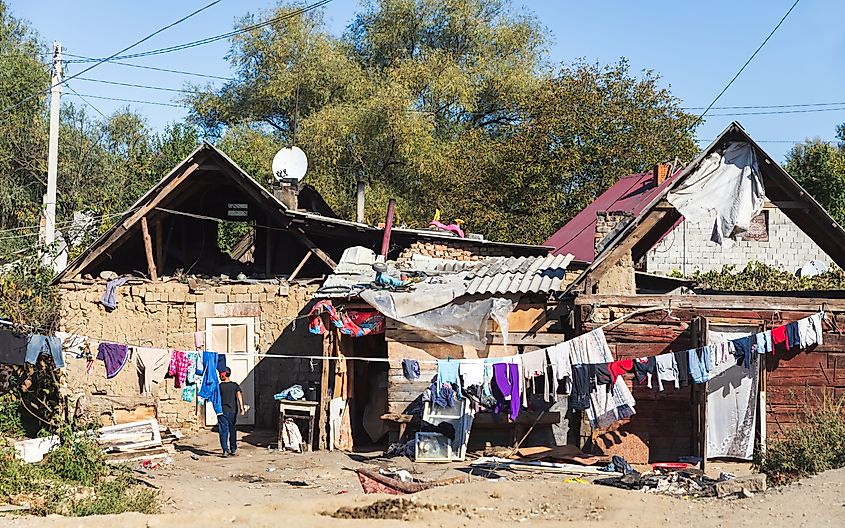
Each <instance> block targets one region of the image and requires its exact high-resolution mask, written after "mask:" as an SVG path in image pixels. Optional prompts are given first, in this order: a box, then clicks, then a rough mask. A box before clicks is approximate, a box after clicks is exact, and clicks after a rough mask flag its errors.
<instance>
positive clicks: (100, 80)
mask: <svg viewBox="0 0 845 528" xmlns="http://www.w3.org/2000/svg"><path fill="white" fill-rule="evenodd" d="M77 80H79V81H88V82H98V83H103V84H114V85H116V86H128V87H130V88H145V89H147V90H160V91H162V92H176V93H196V92H195V90H184V89H180V88H163V87H161V86H150V85H148V84H133V83H125V82H118V81H107V80H105V79H92V78H91V77H77ZM843 104H845V103H843Z"/></svg>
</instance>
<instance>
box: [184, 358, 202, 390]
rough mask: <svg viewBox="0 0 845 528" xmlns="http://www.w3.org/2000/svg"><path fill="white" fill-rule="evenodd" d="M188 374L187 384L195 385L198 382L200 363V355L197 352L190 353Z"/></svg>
mask: <svg viewBox="0 0 845 528" xmlns="http://www.w3.org/2000/svg"><path fill="white" fill-rule="evenodd" d="M186 356H188V362H189V364H188V372H187V373H186V374H185V382H186V383H188V385H193V384H194V383H196V382H197V361H199V354H198V353H197V352H188V353H187V354H186Z"/></svg>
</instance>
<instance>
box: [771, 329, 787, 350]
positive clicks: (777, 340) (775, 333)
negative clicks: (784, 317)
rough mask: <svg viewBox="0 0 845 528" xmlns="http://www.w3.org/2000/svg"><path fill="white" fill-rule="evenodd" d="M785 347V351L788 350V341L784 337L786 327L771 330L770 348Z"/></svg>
mask: <svg viewBox="0 0 845 528" xmlns="http://www.w3.org/2000/svg"><path fill="white" fill-rule="evenodd" d="M781 343H782V344H784V345H786V349H787V350H789V340H788V339H787V336H786V325H783V326H779V327H777V328H772V346H774V345H780V344H781Z"/></svg>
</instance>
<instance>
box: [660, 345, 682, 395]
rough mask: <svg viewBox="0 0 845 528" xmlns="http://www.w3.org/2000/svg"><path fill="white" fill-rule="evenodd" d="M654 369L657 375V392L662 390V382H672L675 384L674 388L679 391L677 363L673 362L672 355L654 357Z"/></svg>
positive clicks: (673, 357)
mask: <svg viewBox="0 0 845 528" xmlns="http://www.w3.org/2000/svg"><path fill="white" fill-rule="evenodd" d="M654 361H655V368H654V371H655V373H656V374H657V390H660V391H662V390H663V382H664V381H672V382H674V383H675V388H676V389H679V388H680V384H679V382H678V363H677V362H676V361H675V355H674V354H671V353H670V354H660V355H659V356H655V357H654Z"/></svg>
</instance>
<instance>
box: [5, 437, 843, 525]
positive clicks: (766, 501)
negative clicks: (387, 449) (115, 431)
mask: <svg viewBox="0 0 845 528" xmlns="http://www.w3.org/2000/svg"><path fill="white" fill-rule="evenodd" d="M247 438H248V439H249V441H250V442H251V443H252V444H253V445H243V446H242V448H241V454H240V455H239V456H238V457H235V458H229V459H223V458H219V457H217V456H216V451H215V450H214V444H215V440H216V438H215V436H214V435H212V434H208V435H202V436H200V437H196V438H193V439H191V440H190V441H189V442H185V443H184V444H183V445H181V446H180V451H179V453H177V455H176V456H175V457H174V462H173V464H172V465H169V466H162V467H160V468H158V469H153V470H150V471H149V474H148V475H146V476H144V477H143V478H144V479H145V480H146V481H147V482H149V483H150V484H152V485H155V486H157V487H159V488H160V489H161V492H162V495H163V497H164V498H165V504H164V512H163V514H162V515H157V516H144V515H138V514H124V515H118V516H105V517H98V518H84V519H69V518H62V517H51V518H47V519H42V518H32V517H19V518H2V517H0V525H3V526H10V527H15V528H64V527H96V528H136V527H137V528H147V527H150V528H153V527H159V526H160V527H166V526H167V527H170V526H179V525H185V526H194V525H196V524H197V522H198V520H200V519H201V521H202V524H203V525H205V526H233V525H235V526H241V525H244V526H251V527H265V526H266V527H274V528H277V527H279V526H284V525H291V526H297V527H298V528H310V527H316V526H326V525H331V526H362V527H363V526H371V525H372V522H373V519H384V520H381V521H379V522H378V523H377V525H378V526H407V527H415V526H444V527H446V526H448V527H464V526H466V527H470V526H479V525H484V524H485V523H486V524H489V523H490V522H491V521H492V522H495V523H496V526H500V525H502V523H508V524H521V523H531V524H532V525H540V526H546V525H549V526H551V525H556V526H559V525H561V524H566V525H569V526H591V527H605V526H606V527H611V526H613V527H615V528H618V527H619V526H625V527H638V526H642V527H648V528H654V527H655V526H661V525H664V526H665V525H667V524H668V523H671V524H679V525H681V526H683V525H692V526H695V527H696V528H707V527H719V526H726V527H727V526H730V527H732V528H733V527H763V526H784V527H789V528H798V527H824V526H845V470H840V471H831V472H828V473H825V474H823V475H819V476H817V477H814V478H812V479H807V480H805V481H803V482H801V483H798V484H794V485H792V486H788V487H785V488H780V489H776V490H770V491H768V492H766V493H764V494H758V495H755V496H754V497H752V498H749V499H736V500H717V499H706V500H685V499H676V498H671V497H665V496H660V495H653V494H645V493H641V492H636V491H623V490H618V489H614V488H609V487H606V486H599V485H589V484H576V483H567V482H564V479H565V478H566V477H563V476H560V475H528V474H514V473H503V474H502V476H503V477H505V478H503V479H500V480H497V481H491V480H487V479H484V478H482V477H478V479H477V480H476V481H474V482H470V483H467V484H460V485H453V486H448V487H443V488H436V489H432V490H428V491H425V492H422V493H418V494H415V495H413V496H406V497H404V498H396V497H391V496H380V495H366V496H365V495H363V493H362V491H361V487H360V485H359V484H358V480H357V477H356V475H355V473H354V472H353V471H349V470H346V469H344V468H355V467H360V466H362V465H366V466H368V467H375V466H374V464H376V465H378V466H383V467H384V466H396V467H400V468H404V469H408V470H410V471H412V472H415V473H418V474H419V476H420V477H422V478H443V477H448V476H455V475H466V473H465V472H461V471H460V470H459V469H460V468H466V465H465V464H454V465H449V466H438V465H433V464H414V463H412V462H410V461H408V460H407V459H390V460H379V461H376V460H368V459H369V457H368V456H366V455H361V456H359V455H351V456H350V455H346V454H343V453H337V452H335V453H319V454H304V455H297V454H292V453H279V452H277V451H270V450H268V449H267V448H266V445H267V443H268V442H269V441H270V439H269V438H267V437H262V436H261V435H259V434H253V435H249V436H248V437H247ZM338 510H341V511H340V512H338ZM325 513H329V514H335V515H336V516H334V517H332V516H327V515H325ZM290 523H295V524H290Z"/></svg>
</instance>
